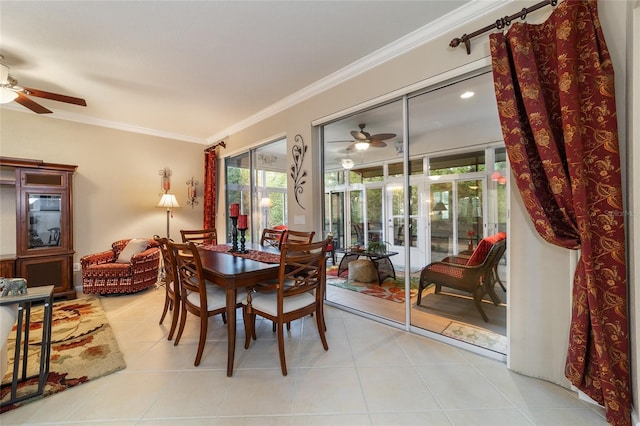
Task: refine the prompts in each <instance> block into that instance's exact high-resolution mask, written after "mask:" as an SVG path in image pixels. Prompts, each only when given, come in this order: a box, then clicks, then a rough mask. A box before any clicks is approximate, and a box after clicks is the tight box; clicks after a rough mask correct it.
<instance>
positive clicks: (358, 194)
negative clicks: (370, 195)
mask: <svg viewBox="0 0 640 426" xmlns="http://www.w3.org/2000/svg"><path fill="white" fill-rule="evenodd" d="M363 195H364V191H362V190H353V191H351V192H350V193H349V217H350V219H351V235H350V241H349V244H350V246H351V247H363V246H364V244H365V241H364V224H365V216H364V199H363Z"/></svg>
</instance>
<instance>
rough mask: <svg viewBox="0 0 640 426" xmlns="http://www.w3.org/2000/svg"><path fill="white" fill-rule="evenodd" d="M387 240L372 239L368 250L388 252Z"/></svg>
mask: <svg viewBox="0 0 640 426" xmlns="http://www.w3.org/2000/svg"><path fill="white" fill-rule="evenodd" d="M387 244H388V243H387V242H386V241H371V242H369V246H368V247H367V251H368V252H370V253H386V252H387Z"/></svg>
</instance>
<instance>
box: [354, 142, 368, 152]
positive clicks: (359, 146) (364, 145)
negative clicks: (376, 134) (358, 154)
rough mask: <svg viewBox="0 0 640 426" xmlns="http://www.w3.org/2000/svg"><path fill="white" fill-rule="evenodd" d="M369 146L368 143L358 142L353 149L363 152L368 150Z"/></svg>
mask: <svg viewBox="0 0 640 426" xmlns="http://www.w3.org/2000/svg"><path fill="white" fill-rule="evenodd" d="M369 145H370V143H369V142H368V141H360V142H356V143H355V145H354V147H355V148H356V149H357V150H358V151H364V150H366V149H368V148H369Z"/></svg>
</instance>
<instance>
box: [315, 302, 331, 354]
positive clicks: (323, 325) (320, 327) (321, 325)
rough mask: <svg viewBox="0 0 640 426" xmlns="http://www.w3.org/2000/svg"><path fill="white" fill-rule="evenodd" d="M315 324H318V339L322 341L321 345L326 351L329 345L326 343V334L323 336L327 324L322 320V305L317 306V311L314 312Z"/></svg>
mask: <svg viewBox="0 0 640 426" xmlns="http://www.w3.org/2000/svg"><path fill="white" fill-rule="evenodd" d="M316 325H317V326H318V334H319V335H320V340H321V341H322V347H323V348H324V350H325V351H328V350H329V345H328V344H327V336H325V334H324V332H325V330H326V329H327V324H326V323H325V322H324V314H323V312H322V307H319V308H318V312H317V313H316Z"/></svg>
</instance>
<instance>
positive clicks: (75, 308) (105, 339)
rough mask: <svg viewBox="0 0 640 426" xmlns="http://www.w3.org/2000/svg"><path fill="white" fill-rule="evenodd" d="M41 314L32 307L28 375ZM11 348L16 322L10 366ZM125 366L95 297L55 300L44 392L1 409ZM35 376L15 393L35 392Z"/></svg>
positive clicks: (35, 360) (7, 389)
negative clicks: (49, 357) (49, 359)
mask: <svg viewBox="0 0 640 426" xmlns="http://www.w3.org/2000/svg"><path fill="white" fill-rule="evenodd" d="M42 315H43V308H42V307H32V308H31V326H30V330H31V331H30V334H29V345H30V347H29V360H28V370H27V371H28V376H33V375H37V373H38V368H39V360H40V351H39V345H40V340H41V338H42V332H41V329H42ZM14 348H15V326H14V332H13V333H12V334H11V337H10V340H9V357H10V358H9V366H12V365H13V354H14ZM125 367H126V364H125V362H124V357H123V355H122V352H120V349H119V348H118V343H117V341H116V339H115V337H114V335H113V331H112V330H111V326H110V325H109V322H108V321H107V317H106V316H105V314H104V311H103V309H102V305H101V303H100V300H99V299H98V298H95V297H92V298H86V299H76V300H70V301H63V302H56V303H54V305H53V323H52V327H51V364H50V369H49V378H48V380H47V382H46V384H45V387H44V392H43V394H42V395H40V396H36V397H33V398H30V399H27V400H25V401H20V402H17V403H15V404H11V405H8V406H6V407H2V410H1V411H0V412H5V411H8V410H12V409H14V408H17V407H19V406H21V405H24V404H26V403H29V402H32V401H34V400H36V399H40V398H42V397H45V396H48V395H52V394H54V393H57V392H62V391H63V390H65V389H68V388H70V387H72V386H77V385H79V384H82V383H85V382H88V381H89V380H94V379H97V378H98V377H102V376H106V375H108V374H111V373H114V372H116V371H119V370H122V369H124V368H125ZM20 368H22V366H21V367H20ZM9 370H10V371H9V373H8V374H6V375H5V376H4V377H3V379H2V385H3V388H2V393H1V400H2V401H3V402H4V401H7V400H9V398H10V393H11V386H4V385H5V383H11V368H9ZM37 380H38V379H37V376H36V377H35V378H33V379H30V380H27V381H25V382H22V383H20V384H19V385H18V396H20V395H25V394H28V393H31V392H34V391H35V389H37V385H38V383H37Z"/></svg>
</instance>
